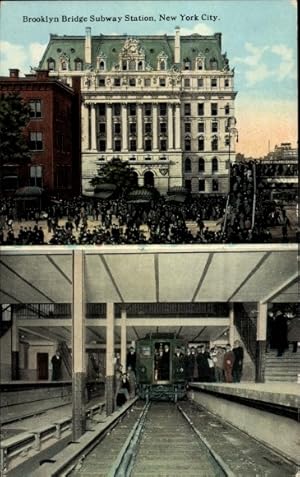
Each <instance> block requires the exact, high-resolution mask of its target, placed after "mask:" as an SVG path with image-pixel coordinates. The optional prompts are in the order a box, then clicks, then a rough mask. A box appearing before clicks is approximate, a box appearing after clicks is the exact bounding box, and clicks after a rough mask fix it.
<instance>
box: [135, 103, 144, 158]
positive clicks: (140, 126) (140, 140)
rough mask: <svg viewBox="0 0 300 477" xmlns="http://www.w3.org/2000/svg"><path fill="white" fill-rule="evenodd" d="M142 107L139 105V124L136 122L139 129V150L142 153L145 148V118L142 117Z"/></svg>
mask: <svg viewBox="0 0 300 477" xmlns="http://www.w3.org/2000/svg"><path fill="white" fill-rule="evenodd" d="M142 107H143V105H142V104H140V103H138V104H137V118H136V119H137V122H136V129H137V131H136V132H137V150H138V151H142V150H143V149H144V148H143V116H142V113H143V111H142Z"/></svg>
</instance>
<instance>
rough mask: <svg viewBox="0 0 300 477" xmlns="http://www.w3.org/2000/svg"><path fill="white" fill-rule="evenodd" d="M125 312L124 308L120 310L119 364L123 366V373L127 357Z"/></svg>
mask: <svg viewBox="0 0 300 477" xmlns="http://www.w3.org/2000/svg"><path fill="white" fill-rule="evenodd" d="M126 318H127V312H126V308H122V310H121V364H122V366H123V371H124V373H125V372H126V369H127V363H126V357H127V328H126Z"/></svg>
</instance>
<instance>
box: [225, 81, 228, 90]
mask: <svg viewBox="0 0 300 477" xmlns="http://www.w3.org/2000/svg"><path fill="white" fill-rule="evenodd" d="M228 86H229V79H225V88H228Z"/></svg>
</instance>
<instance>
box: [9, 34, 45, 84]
mask: <svg viewBox="0 0 300 477" xmlns="http://www.w3.org/2000/svg"><path fill="white" fill-rule="evenodd" d="M45 48H46V45H43V44H41V43H37V42H34V43H30V44H29V45H28V46H27V47H26V48H25V47H24V46H23V45H18V44H14V43H10V42H8V41H0V51H1V56H0V74H1V75H2V76H8V73H9V72H8V70H9V68H18V69H19V70H20V74H21V75H23V76H24V74H25V73H29V71H30V67H31V66H33V67H34V66H38V63H39V61H40V59H41V57H42V54H43V52H44V50H45Z"/></svg>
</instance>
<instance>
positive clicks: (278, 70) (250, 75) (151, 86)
mask: <svg viewBox="0 0 300 477" xmlns="http://www.w3.org/2000/svg"><path fill="white" fill-rule="evenodd" d="M0 30H1V33H0V48H1V57H0V90H1V91H0V94H1V100H0V101H1V103H0V142H1V150H0V246H8V245H9V246H23V245H32V246H34V245H42V244H47V245H94V246H97V245H114V244H115V245H123V244H145V245H147V244H230V243H232V244H235V243H238V244H241V243H245V244H247V243H287V242H290V243H295V242H299V223H298V222H299V221H298V205H297V204H298V137H297V131H298V123H297V95H298V91H297V2H296V0H266V1H264V0H254V1H253V0H251V1H250V0H249V1H248V0H219V1H206V0H203V1H200V0H199V1H198V0H193V1H186V2H182V1H175V0H174V1H172V0H171V1H153V2H148V1H145V2H140V1H137V0H136V1H134V0H131V1H119V2H118V1H116V2H113V1H101V2H100V1H99V2H97V1H85V2H80V1H72V2H68V1H67V2H62V1H56V2H46V1H24V2H22V3H19V2H14V1H4V2H2V5H1V9H0Z"/></svg>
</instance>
